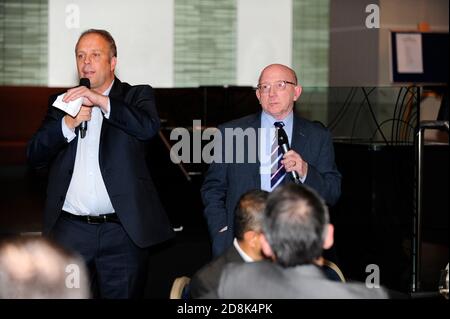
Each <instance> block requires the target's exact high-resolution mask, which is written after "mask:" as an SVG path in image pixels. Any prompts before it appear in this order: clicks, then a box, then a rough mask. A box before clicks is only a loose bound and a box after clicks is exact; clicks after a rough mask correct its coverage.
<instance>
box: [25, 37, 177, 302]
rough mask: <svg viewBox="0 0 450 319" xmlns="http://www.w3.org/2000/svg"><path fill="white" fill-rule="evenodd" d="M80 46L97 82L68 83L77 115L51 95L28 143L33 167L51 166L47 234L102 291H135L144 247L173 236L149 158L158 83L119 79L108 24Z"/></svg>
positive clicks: (84, 73) (81, 66)
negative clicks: (76, 257)
mask: <svg viewBox="0 0 450 319" xmlns="http://www.w3.org/2000/svg"><path fill="white" fill-rule="evenodd" d="M75 53H76V60H77V68H78V75H79V77H80V78H88V79H89V80H90V84H91V88H90V89H89V88H87V87H84V86H79V87H76V88H73V89H70V90H68V91H67V93H66V94H65V96H64V99H63V101H64V102H70V101H73V100H76V99H78V98H82V99H83V103H82V107H81V110H80V111H79V113H78V114H77V115H76V116H75V117H72V116H70V115H68V114H65V113H64V112H63V111H61V110H59V109H57V108H55V107H52V102H53V101H54V98H53V99H51V103H50V106H49V109H48V113H47V115H46V117H45V119H44V121H43V123H42V126H41V127H40V128H39V130H38V132H37V133H36V134H35V135H34V136H33V138H32V139H31V141H30V142H29V145H28V150H27V153H28V160H29V163H30V164H31V165H32V166H34V167H46V166H48V167H49V176H48V190H47V200H46V205H45V213H44V234H48V235H50V236H52V237H53V238H54V239H55V240H56V241H57V242H59V243H60V244H62V245H63V246H65V247H66V248H68V249H71V250H73V251H76V252H78V253H80V254H81V255H82V256H83V257H84V259H85V261H86V263H87V265H88V266H89V268H90V270H91V272H92V274H94V271H95V273H96V274H97V275H98V276H96V277H98V278H96V279H97V280H98V283H99V293H100V296H101V297H105V298H128V297H137V296H139V294H140V293H142V292H143V284H144V283H145V280H144V279H145V277H143V276H145V274H146V271H147V267H146V263H147V259H148V252H147V250H146V249H145V248H147V247H148V246H150V245H154V244H157V243H159V242H162V241H165V240H167V239H169V238H170V237H171V236H172V229H171V227H170V226H169V221H168V218H167V216H166V214H165V212H164V210H163V208H162V205H161V203H160V201H159V198H158V195H157V193H156V189H155V186H154V184H153V182H152V180H151V178H150V174H149V172H148V169H147V165H146V160H145V157H146V141H148V140H149V139H150V138H152V137H153V136H154V135H155V134H157V132H158V130H159V118H158V114H157V111H156V108H155V104H154V96H153V90H152V88H151V87H150V86H148V85H139V86H130V85H129V84H127V83H122V82H121V81H120V80H119V79H117V78H115V76H114V69H115V66H116V61H117V49H116V45H115V42H114V39H113V38H112V37H111V35H110V34H109V33H108V32H107V31H104V30H95V29H91V30H87V31H85V32H84V33H83V34H82V35H81V36H80V38H79V39H78V42H77V45H76V48H75ZM85 121H86V122H87V123H88V129H87V131H86V135H85V136H83V135H81V138H80V133H81V132H80V124H81V123H82V122H85ZM91 279H93V278H91Z"/></svg>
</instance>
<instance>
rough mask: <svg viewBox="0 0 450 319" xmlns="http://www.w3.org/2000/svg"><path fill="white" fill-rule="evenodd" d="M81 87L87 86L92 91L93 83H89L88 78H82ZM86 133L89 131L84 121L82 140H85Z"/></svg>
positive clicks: (82, 124)
mask: <svg viewBox="0 0 450 319" xmlns="http://www.w3.org/2000/svg"><path fill="white" fill-rule="evenodd" d="M79 86H85V87H87V88H88V89H90V88H91V81H89V79H88V78H81V79H80V85H79ZM86 131H87V121H83V122H81V125H80V135H81V138H84V137H85V136H86Z"/></svg>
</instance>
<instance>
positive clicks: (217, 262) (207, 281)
mask: <svg viewBox="0 0 450 319" xmlns="http://www.w3.org/2000/svg"><path fill="white" fill-rule="evenodd" d="M232 262H235V263H243V262H244V259H242V257H241V255H239V253H238V251H237V250H236V248H235V247H234V245H231V247H229V248H228V249H227V251H226V252H225V253H224V254H223V255H221V256H219V257H217V258H216V259H214V260H213V261H211V262H210V263H208V264H206V265H205V266H203V267H202V268H201V269H200V270H199V271H197V272H196V273H195V275H194V276H193V277H192V279H191V282H190V292H191V297H192V298H200V297H202V296H205V295H207V294H208V293H211V292H214V291H217V288H218V287H219V280H220V274H221V273H222V270H223V268H224V267H225V266H226V265H227V264H229V263H232Z"/></svg>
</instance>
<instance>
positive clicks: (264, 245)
mask: <svg viewBox="0 0 450 319" xmlns="http://www.w3.org/2000/svg"><path fill="white" fill-rule="evenodd" d="M259 241H260V242H261V250H262V252H263V254H264V256H266V257H268V258H270V259H272V260H275V255H274V253H273V251H272V248H271V247H270V244H269V242H268V241H267V238H266V236H265V235H264V234H261V236H259Z"/></svg>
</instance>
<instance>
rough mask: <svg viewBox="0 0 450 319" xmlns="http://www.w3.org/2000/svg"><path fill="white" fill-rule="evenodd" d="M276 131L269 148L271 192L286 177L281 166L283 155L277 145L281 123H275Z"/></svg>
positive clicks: (282, 124) (281, 127)
mask: <svg viewBox="0 0 450 319" xmlns="http://www.w3.org/2000/svg"><path fill="white" fill-rule="evenodd" d="M274 125H275V126H276V128H277V130H276V132H275V137H274V139H273V141H272V147H271V155H270V158H271V167H270V187H271V189H272V190H273V189H274V188H275V187H277V186H278V185H279V184H280V183H281V181H282V180H283V179H284V177H285V176H286V170H285V169H284V165H283V164H281V159H282V158H283V153H282V152H281V148H280V147H279V145H278V130H280V129H281V130H283V126H284V123H283V122H275V123H274Z"/></svg>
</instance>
